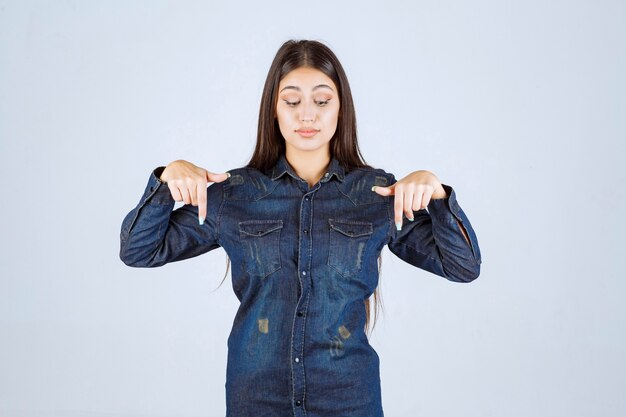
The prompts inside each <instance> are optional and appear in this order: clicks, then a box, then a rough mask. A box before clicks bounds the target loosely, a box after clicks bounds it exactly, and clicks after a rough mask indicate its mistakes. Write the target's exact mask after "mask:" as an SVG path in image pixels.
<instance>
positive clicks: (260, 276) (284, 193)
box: [120, 41, 481, 417]
mask: <svg viewBox="0 0 626 417" xmlns="http://www.w3.org/2000/svg"><path fill="white" fill-rule="evenodd" d="M209 183H211V184H210V185H209V186H208V187H207V185H208V184H209ZM175 201H183V202H184V203H185V205H184V206H182V207H180V208H178V209H177V210H173V206H174V203H175ZM425 209H428V210H425ZM384 246H387V247H388V248H389V249H390V250H391V252H392V253H394V254H396V255H397V256H398V257H400V258H401V259H403V260H404V261H406V262H408V263H410V264H412V265H415V266H416V267H419V268H422V269H424V270H427V271H430V272H433V273H435V274H437V275H440V276H442V277H445V278H447V279H449V280H451V281H458V282H469V281H472V280H473V279H475V278H476V277H478V275H479V271H480V263H481V257H480V250H479V247H478V242H477V240H476V235H475V233H474V231H473V229H472V226H471V224H470V222H469V220H468V218H467V216H466V215H465V213H464V212H463V211H462V210H461V208H460V207H459V204H458V202H457V200H456V195H455V191H454V190H453V189H452V188H451V187H450V186H448V185H444V184H442V183H441V182H440V181H439V179H438V178H437V177H436V176H435V175H434V174H433V173H431V172H428V171H415V172H413V173H411V174H409V175H407V176H406V177H404V178H402V179H400V180H399V181H396V179H395V177H394V175H393V174H390V173H387V172H385V171H383V170H382V169H375V168H372V167H370V166H368V165H366V164H365V162H364V161H363V159H362V157H361V154H360V151H359V147H358V144H357V135H356V119H355V112H354V106H353V103H352V95H351V93H350V86H349V84H348V80H347V78H346V75H345V73H344V70H343V68H342V66H341V64H340V63H339V61H338V60H337V58H336V56H335V55H334V53H333V52H332V51H331V50H330V49H329V48H328V47H326V46H325V45H323V44H322V43H319V42H316V41H288V42H286V43H285V44H283V45H282V47H281V48H280V49H279V50H278V53H277V54H276V57H275V58H274V61H273V63H272V65H271V68H270V70H269V73H268V76H267V80H266V82H265V87H264V90H263V96H262V99H261V109H260V114H259V126H258V135H257V143H256V148H255V150H254V154H253V156H252V159H251V160H250V162H249V163H248V165H247V166H245V167H242V168H238V169H233V170H230V171H229V172H228V173H221V174H216V173H213V172H211V171H208V170H206V169H204V168H200V167H198V166H196V165H194V164H192V163H191V162H187V161H183V160H177V161H174V162H172V163H170V164H169V165H167V166H166V167H159V168H157V169H155V170H154V171H153V172H152V173H151V175H150V178H149V180H148V185H147V187H146V189H145V191H144V194H143V196H142V198H141V200H140V202H139V204H138V205H137V206H136V207H135V208H134V209H133V210H132V211H130V213H128V215H127V216H126V218H125V219H124V221H123V223H122V229H121V250H120V257H121V259H122V260H123V261H124V263H126V264H127V265H129V266H135V267H157V266H161V265H163V264H166V263H168V262H175V261H180V260H183V259H187V258H190V257H193V256H198V255H200V254H203V253H205V252H208V251H210V250H212V249H215V248H217V247H223V248H224V250H225V251H226V253H227V254H228V257H229V258H230V261H231V263H232V285H233V290H234V292H235V294H236V296H237V298H238V299H239V300H240V302H241V304H240V306H239V309H238V311H237V314H236V316H235V319H234V323H233V328H232V331H231V333H230V336H229V338H228V364H227V375H226V402H227V415H228V416H237V417H246V416H255V417H260V416H292V415H293V416H309V417H322V416H329V417H330V416H332V417H335V416H358V417H366V416H368V417H369V416H383V410H382V404H381V391H380V377H379V358H378V355H377V353H376V352H375V351H374V349H373V348H372V347H371V346H370V344H369V343H368V338H367V336H366V333H365V330H366V329H367V324H368V322H369V299H370V296H371V295H372V294H374V292H375V290H376V288H377V285H378V272H379V268H378V266H379V264H378V260H379V256H380V253H381V250H382V249H383V247H384ZM375 299H376V298H375Z"/></svg>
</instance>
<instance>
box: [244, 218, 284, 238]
mask: <svg viewBox="0 0 626 417" xmlns="http://www.w3.org/2000/svg"><path fill="white" fill-rule="evenodd" d="M282 227H283V221H282V220H246V221H243V222H239V232H240V233H241V234H244V235H248V236H264V235H266V234H268V233H271V232H273V231H275V230H278V229H280V228H282Z"/></svg>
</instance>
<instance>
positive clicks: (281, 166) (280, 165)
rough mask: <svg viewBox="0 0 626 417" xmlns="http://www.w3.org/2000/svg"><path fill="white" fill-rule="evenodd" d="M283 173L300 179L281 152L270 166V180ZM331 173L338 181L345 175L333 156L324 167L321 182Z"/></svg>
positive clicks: (329, 176)
mask: <svg viewBox="0 0 626 417" xmlns="http://www.w3.org/2000/svg"><path fill="white" fill-rule="evenodd" d="M284 174H289V175H291V176H292V177H293V178H295V179H297V180H299V179H301V178H300V177H299V176H298V174H296V172H295V171H294V170H293V168H292V167H291V165H290V164H289V162H288V161H287V158H286V157H285V154H282V155H281V156H280V157H279V158H278V161H277V162H276V165H274V168H272V173H271V178H272V181H276V180H277V179H278V178H280V177H282V176H283V175H284ZM333 175H334V176H335V177H336V178H337V179H338V180H339V181H343V178H344V175H345V172H344V169H343V167H342V166H341V165H340V164H339V161H338V160H337V159H336V158H335V157H331V158H330V164H329V165H328V168H327V169H326V172H325V173H324V176H323V177H322V179H321V180H320V181H321V182H326V181H329V180H330V179H331V178H332V177H333Z"/></svg>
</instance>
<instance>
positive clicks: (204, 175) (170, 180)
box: [159, 159, 230, 224]
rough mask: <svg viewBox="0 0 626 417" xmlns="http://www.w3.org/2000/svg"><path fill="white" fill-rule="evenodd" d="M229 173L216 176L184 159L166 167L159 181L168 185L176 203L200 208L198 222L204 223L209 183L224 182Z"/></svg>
mask: <svg viewBox="0 0 626 417" xmlns="http://www.w3.org/2000/svg"><path fill="white" fill-rule="evenodd" d="M228 177H230V174H229V173H224V174H215V173H213V172H210V171H207V170H206V169H204V168H200V167H198V166H196V165H194V164H192V163H191V162H187V161H183V160H182V159H179V160H176V161H174V162H171V163H170V164H169V165H167V166H166V167H165V169H164V170H163V172H162V173H161V176H160V177H159V179H160V180H161V181H163V182H165V183H167V186H168V188H169V189H170V193H172V197H173V198H174V200H175V201H183V202H184V203H185V204H192V205H194V206H198V222H199V223H200V224H203V223H204V219H205V218H206V208H207V204H206V203H207V201H206V196H207V191H206V190H207V186H208V183H209V182H222V181H224V180H225V179H227V178H228Z"/></svg>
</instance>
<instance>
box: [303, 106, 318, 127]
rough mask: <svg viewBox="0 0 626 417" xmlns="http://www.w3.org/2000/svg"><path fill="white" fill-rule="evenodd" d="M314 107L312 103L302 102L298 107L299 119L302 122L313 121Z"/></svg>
mask: <svg viewBox="0 0 626 417" xmlns="http://www.w3.org/2000/svg"><path fill="white" fill-rule="evenodd" d="M315 116H316V109H315V104H314V103H303V106H301V107H300V120H301V121H302V122H303V123H304V122H314V121H315Z"/></svg>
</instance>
